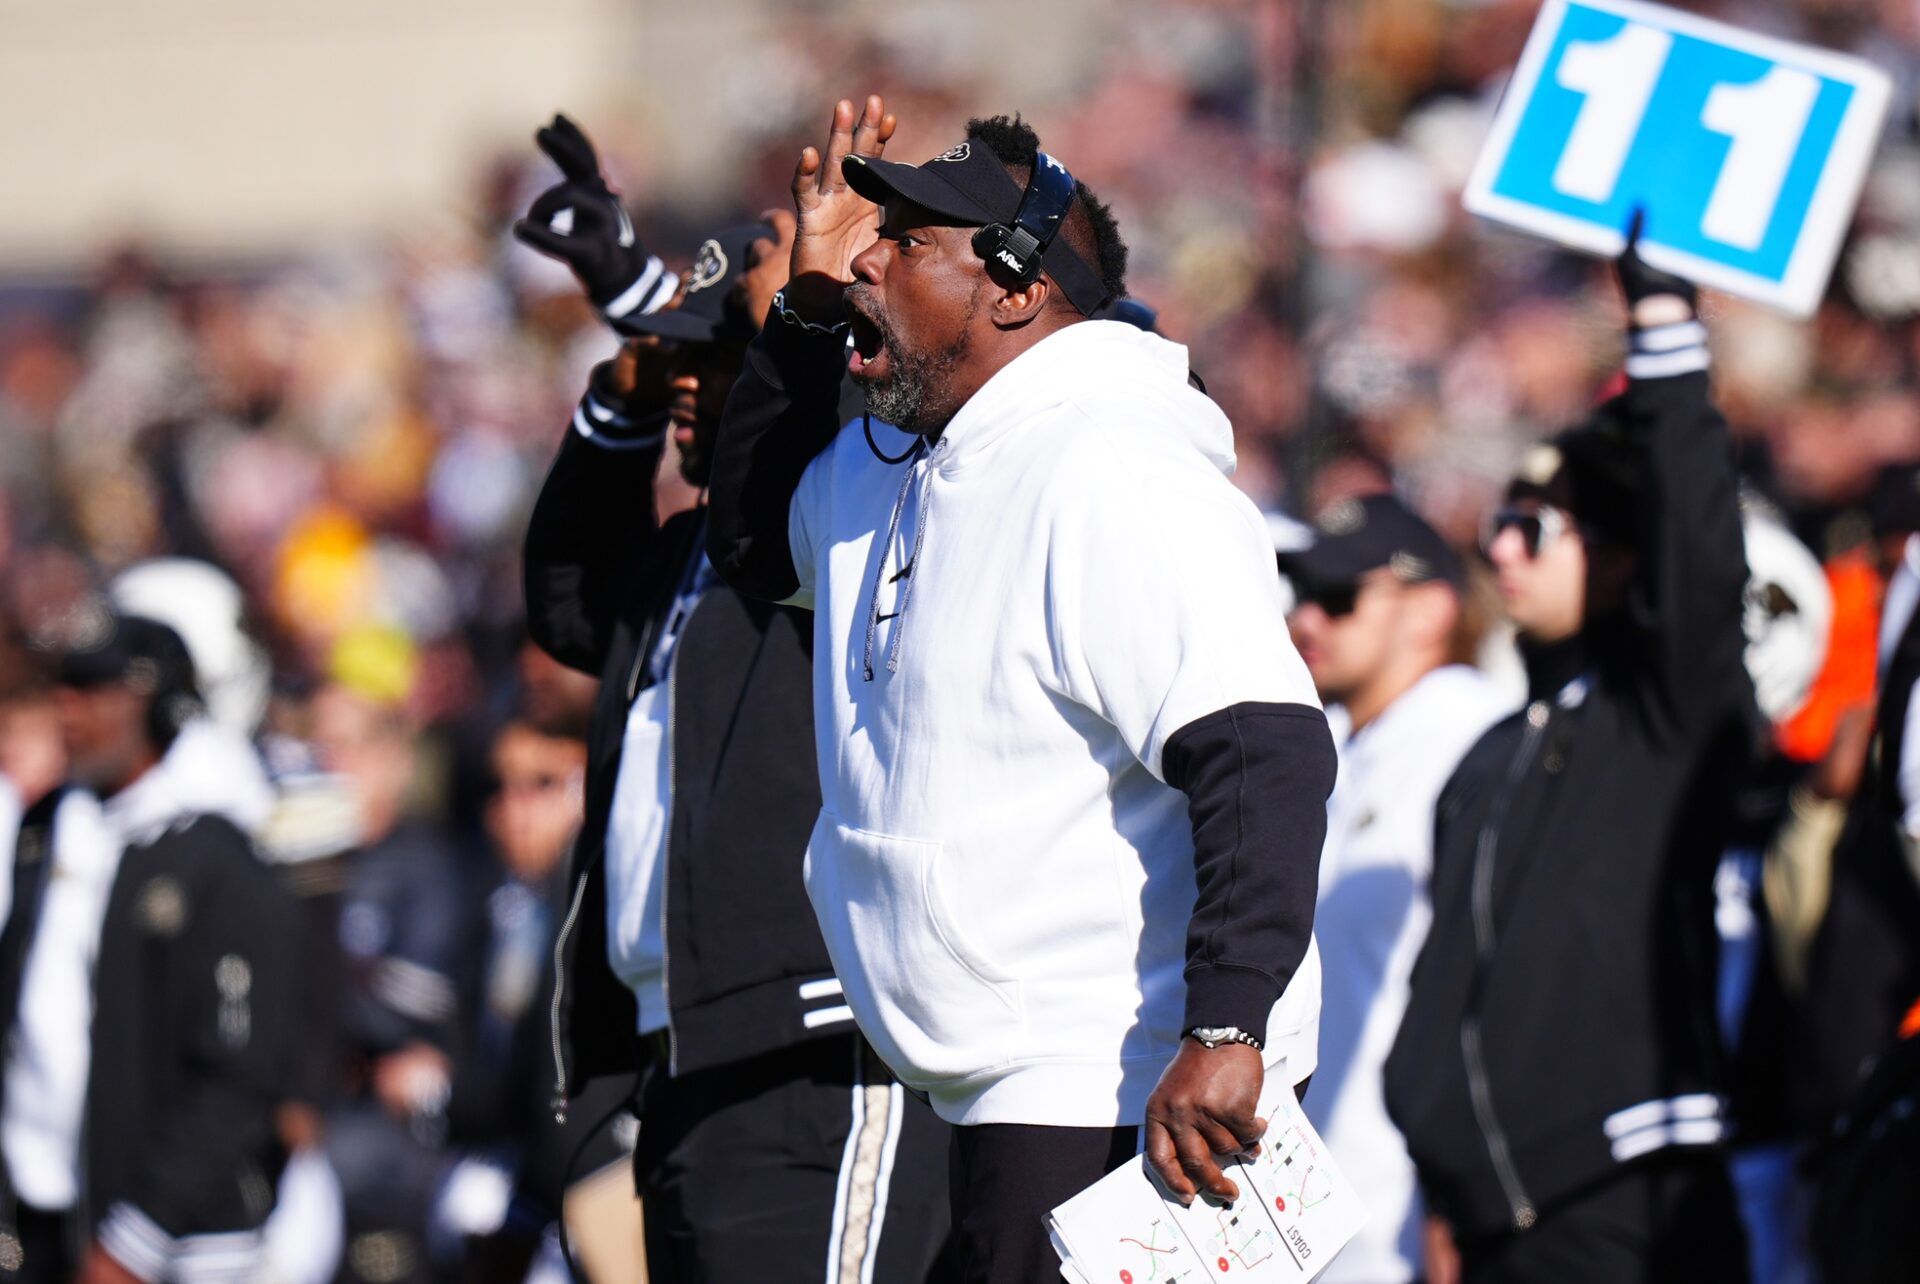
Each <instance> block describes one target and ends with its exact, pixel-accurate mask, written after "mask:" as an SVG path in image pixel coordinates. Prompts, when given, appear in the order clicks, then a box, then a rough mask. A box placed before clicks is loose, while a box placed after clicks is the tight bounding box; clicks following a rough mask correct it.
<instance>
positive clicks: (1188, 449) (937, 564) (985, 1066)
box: [790, 321, 1319, 1127]
mask: <svg viewBox="0 0 1920 1284" xmlns="http://www.w3.org/2000/svg"><path fill="white" fill-rule="evenodd" d="M914 441H915V439H914V438H910V437H908V436H906V435H905V434H900V433H894V432H891V431H886V432H884V440H883V441H881V443H880V444H881V447H882V449H884V450H886V451H887V452H888V453H889V454H890V455H898V454H899V453H900V452H901V451H903V450H906V449H908V448H909V447H910V446H911V445H912V444H913V442H914ZM1233 462H1234V460H1233V436H1232V429H1231V427H1230V425H1229V424H1228V423H1227V420H1226V417H1225V416H1224V415H1223V414H1222V413H1221V412H1220V410H1219V408H1218V407H1217V406H1215V405H1214V404H1213V402H1211V401H1210V400H1208V399H1207V398H1206V397H1205V396H1204V395H1203V394H1201V393H1199V392H1197V391H1195V390H1194V389H1193V388H1192V387H1190V386H1189V385H1188V383H1187V353H1186V349H1184V348H1182V347H1180V346H1179V345H1177V344H1173V343H1170V342H1168V341H1167V340H1165V339H1162V338H1160V337H1158V336H1155V335H1151V334H1147V333H1144V332H1142V331H1140V330H1137V329H1134V328H1133V327H1131V326H1128V325H1124V324H1121V323H1118V322H1107V321H1088V322H1082V323H1079V324H1075V325H1071V326H1068V327H1066V328H1065V329H1063V330H1060V331H1058V332H1057V333H1055V334H1053V335H1051V336H1049V337H1048V338H1046V339H1044V340H1043V341H1041V342H1040V343H1038V344H1036V345H1035V346H1034V347H1033V348H1031V349H1029V350H1028V351H1027V352H1025V353H1023V354H1022V355H1021V356H1020V357H1018V358H1017V359H1015V360H1014V361H1012V362H1010V363H1009V364H1008V365H1007V366H1005V367H1004V368H1003V369H1001V370H1000V371H999V372H998V373H997V374H995V375H994V377H993V378H992V379H990V380H989V381H988V382H987V384H986V385H985V386H984V387H983V388H981V389H980V391H979V392H978V393H976V394H975V395H974V396H973V398H972V399H971V400H970V401H968V402H967V404H966V405H965V406H964V407H962V409H961V411H960V413H959V414H958V415H956V416H955V417H954V419H953V421H952V423H950V424H949V425H948V426H947V428H946V430H945V432H944V433H943V434H942V435H941V437H940V440H939V441H938V443H937V444H935V445H934V446H933V447H932V448H931V449H930V450H927V449H923V450H921V451H920V453H919V454H918V456H917V457H916V458H915V460H914V461H913V462H912V463H911V464H893V465H889V464H885V463H882V462H881V461H880V460H879V459H877V458H876V457H875V455H874V453H873V452H872V451H871V450H870V449H869V448H868V445H867V442H866V440H865V437H864V435H863V433H862V432H861V430H860V428H859V427H858V426H854V427H852V428H850V429H849V430H848V431H845V432H842V433H841V434H840V436H839V437H838V438H836V439H835V441H834V442H833V443H832V444H831V445H830V446H829V447H828V448H827V450H826V451H824V452H823V453H822V454H821V455H820V456H819V457H818V458H817V459H815V460H814V461H813V463H812V464H811V465H810V466H809V467H808V469H807V472H806V474H805V476H804V477H803V478H802V480H801V483H800V486H799V488H798V490H797V491H796V493H795V495H794V498H793V502H792V506H791V510H790V534H791V541H792V547H793V560H794V564H795V569H796V572H797V574H798V576H799V580H800V585H801V588H800V592H799V594H798V595H796V597H795V599H794V600H795V601H797V602H799V603H801V604H803V605H810V606H812V607H813V608H814V609H815V617H814V643H815V655H814V683H815V694H814V709H815V735H816V737H817V740H818V750H819V759H820V788H821V795H822V799H823V802H824V804H825V805H824V807H823V809H822V811H821V814H820V818H819V822H818V823H817V824H816V826H815V828H814V831H813V836H812V839H811V841H810V842H809V844H808V849H807V889H808V892H809V893H810V895H811V897H812V899H813V904H814V908H815V910H816V911H817V913H818V915H819V918H820V925H821V929H822V932H823V934H824V936H825V938H826V943H827V948H828V951H829V953H830V954H831V956H832V959H833V965H834V971H835V973H836V974H837V975H838V976H839V978H840V981H841V983H842V985H843V986H844V987H845V992H846V1001H847V1003H848V1005H849V1006H851V1007H852V1009H853V1012H854V1015H855V1017H856V1018H857V1019H858V1021H859V1024H860V1028H861V1030H862V1031H863V1032H864V1033H865V1034H866V1036H867V1038H868V1039H869V1040H871V1041H872V1043H873V1045H874V1047H875V1048H876V1049H877V1050H878V1051H879V1053H880V1055H881V1056H882V1057H883V1058H884V1059H885V1060H886V1062H887V1063H888V1065H890V1066H891V1067H892V1068H893V1070H894V1071H895V1073H896V1074H898V1075H899V1076H900V1078H901V1079H902V1080H903V1081H904V1082H905V1083H906V1084H907V1085H908V1086H910V1087H913V1088H917V1089H921V1090H923V1091H925V1092H926V1093H927V1094H928V1095H929V1097H930V1098H931V1100H932V1103H933V1106H934V1109H935V1110H936V1111H937V1112H938V1113H939V1114H940V1116H941V1117H942V1118H944V1119H947V1120H949V1121H951V1122H955V1123H963V1124H980V1123H1030V1124H1057V1125H1066V1126H1082V1127H1098V1126H1114V1125H1125V1124H1137V1123H1139V1122H1141V1120H1142V1118H1143V1115H1144V1110H1145V1104H1146V1099H1147V1096H1148V1094H1149V1093H1150V1092H1151V1091H1152V1088H1153V1086H1154V1084H1155V1082H1156V1081H1157V1080H1158V1079H1159V1077H1160V1074H1161V1072H1162V1071H1163V1070H1164V1069H1165V1067H1166V1065H1167V1063H1168V1062H1169V1061H1171V1060H1172V1058H1173V1054H1174V1053H1175V1051H1176V1050H1177V1049H1178V1046H1179V1042H1180V1038H1181V1021H1182V1015H1183V1005H1184V1001H1185V992H1186V985H1185V981H1184V979H1183V976H1182V971H1183V968H1184V966H1185V963H1186V948H1185V936H1186V932H1187V924H1188V919H1189V917H1190V916H1191V914H1192V911H1193V906H1194V900H1195V895H1196V891H1195V875H1194V849H1193V838H1192V832H1191V828H1190V825H1189V820H1188V815H1187V800H1186V797H1185V796H1184V795H1183V794H1181V793H1180V792H1178V791H1177V790H1175V789H1173V788H1172V787H1171V786H1169V785H1167V784H1166V783H1165V782H1164V780H1163V779H1162V778H1161V752H1162V750H1163V748H1164V747H1165V745H1166V742H1167V740H1168V738H1169V737H1170V736H1171V735H1173V733H1175V732H1176V731H1178V730H1180V729H1181V728H1182V727H1184V726H1186V725H1187V724H1188V723H1190V722H1193V721H1194V720H1196V719H1198V718H1200V717H1202V716H1204V715H1206V714H1209V713H1213V712H1215V711H1217V710H1220V709H1223V708H1226V707H1228V706H1230V705H1234V704H1238V703H1242V702H1246V701H1262V702H1274V703H1296V704H1304V705H1308V706H1312V707H1316V708H1317V707H1318V703H1319V702H1318V699H1317V697H1316V696H1315V694H1314V690H1313V685H1312V682H1311V680H1310V679H1309V677H1308V675H1307V672H1306V669H1305V666H1304V665H1302V663H1301V662H1300V659H1299V656H1298V655H1297V654H1296V653H1295V651H1294V649H1293V645H1292V643H1291V641H1290V639H1289V637H1288V634H1287V628H1286V622H1285V619H1284V615H1283V612H1282V609H1281V599H1280V587H1279V580H1278V575H1277V574H1276V571H1275V568H1274V562H1273V551H1272V547H1271V545H1270V543H1269V541H1268V535H1267V530H1266V526H1265V524H1264V521H1263V519H1262V518H1261V516H1260V514H1259V512H1258V511H1257V510H1256V509H1255V507H1254V506H1253V504H1252V503H1251V502H1250V501H1249V500H1248V499H1247V498H1246V497H1245V496H1243V495H1242V494H1240V493H1239V492H1238V491H1237V490H1235V489H1234V487H1233V486H1232V484H1231V483H1230V482H1228V481H1227V479H1226V474H1227V473H1229V472H1231V471H1232V468H1233ZM890 530H891V531H892V535H891V538H890V539H889V537H888V532H889V531H890ZM883 553H884V556H883ZM909 565H910V566H911V573H910V574H905V575H903V574H901V573H900V572H901V570H902V568H903V567H908V566H909ZM876 585H877V588H876ZM869 673H870V674H871V678H869V676H868V675H869ZM1318 1013H1319V971H1318V960H1317V956H1316V954H1315V953H1314V951H1313V950H1312V948H1309V951H1308V954H1307V957H1306V960H1305V962H1304V963H1303V964H1302V966H1301V968H1300V970H1299V971H1298V972H1297V973H1296V975H1295V977H1294V979H1293V982H1292V984H1291V985H1290V986H1289V987H1288V990H1287V992H1286V994H1285V995H1284V996H1283V997H1282V999H1281V1001H1280V1003H1279V1004H1278V1005H1277V1007H1276V1008H1275V1010H1274V1014H1273V1017H1272V1020H1271V1022H1270V1024H1269V1028H1268V1043H1267V1062H1268V1065H1269V1066H1274V1065H1276V1064H1277V1063H1278V1062H1279V1061H1280V1060H1282V1059H1284V1060H1285V1061H1286V1066H1285V1068H1284V1073H1285V1074H1286V1075H1287V1076H1288V1077H1289V1078H1290V1079H1291V1080H1293V1081H1298V1080H1299V1079H1301V1078H1304V1077H1305V1076H1306V1075H1307V1074H1309V1073H1311V1071H1312V1069H1313V1066H1314V1046H1315V1033H1316V1026H1317V1020H1318Z"/></svg>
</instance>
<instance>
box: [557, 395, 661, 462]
mask: <svg viewBox="0 0 1920 1284" xmlns="http://www.w3.org/2000/svg"><path fill="white" fill-rule="evenodd" d="M573 430H574V431H575V432H577V433H579V434H580V435H581V436H582V437H585V438H586V439H587V440H588V441H590V442H592V443H593V444H594V445H596V446H600V447H603V448H604V449H607V450H650V449H652V448H653V447H655V446H658V445H659V444H660V443H661V441H662V440H664V438H665V437H666V431H667V417H666V415H665V414H664V413H662V414H658V415H650V416H648V417H646V418H644V419H634V418H631V417H629V416H628V415H625V414H623V413H621V412H620V411H619V410H616V409H615V408H614V407H612V406H610V405H608V404H607V403H606V402H604V401H602V400H601V399H600V398H599V397H598V396H596V395H595V394H594V391H593V389H591V388H589V389H587V395H586V396H584V397H582V398H580V404H579V406H578V407H576V408H575V409H574V412H573Z"/></svg>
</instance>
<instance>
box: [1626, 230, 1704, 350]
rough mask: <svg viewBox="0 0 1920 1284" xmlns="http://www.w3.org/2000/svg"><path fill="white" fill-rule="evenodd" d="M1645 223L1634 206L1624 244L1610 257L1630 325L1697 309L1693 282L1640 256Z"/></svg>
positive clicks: (1677, 317) (1682, 316) (1666, 321)
mask: <svg viewBox="0 0 1920 1284" xmlns="http://www.w3.org/2000/svg"><path fill="white" fill-rule="evenodd" d="M1645 223H1646V211H1644V210H1640V209H1636V210H1634V212H1633V221H1632V222H1631V223H1629V224H1628V225H1627V248H1626V249H1624V250H1622V251H1620V257H1619V258H1617V259H1615V260H1614V261H1613V266H1614V271H1615V272H1616V273H1618V274H1619V277H1620V289H1621V290H1622V292H1624V293H1625V294H1626V296H1627V312H1628V314H1629V316H1631V318H1632V320H1633V324H1634V326H1636V327H1638V328H1643V329H1644V328H1645V327H1648V326H1655V325H1671V324H1672V323H1674V322H1676V321H1686V320H1689V319H1691V318H1692V317H1693V316H1694V315H1696V313H1697V312H1698V310H1699V306H1700V291H1699V290H1698V289H1696V288H1695V286H1694V284H1693V282H1691V281H1688V280H1686V279H1684V278H1682V277H1677V276H1675V275H1673V273H1671V272H1662V271H1661V270H1660V269H1659V268H1656V267H1653V266H1651V265H1649V264H1648V263H1647V261H1646V260H1645V259H1643V258H1641V257H1640V230H1641V228H1642V227H1643V226H1644V225H1645ZM1642 305H1645V306H1644V307H1643V306H1642Z"/></svg>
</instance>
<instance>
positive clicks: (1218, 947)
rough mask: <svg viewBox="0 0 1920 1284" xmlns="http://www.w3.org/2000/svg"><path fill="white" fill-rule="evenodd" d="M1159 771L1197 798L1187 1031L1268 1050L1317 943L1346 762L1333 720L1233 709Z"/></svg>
mask: <svg viewBox="0 0 1920 1284" xmlns="http://www.w3.org/2000/svg"><path fill="white" fill-rule="evenodd" d="M1161 761H1162V765H1163V768H1164V771H1165V775H1166V780H1167V783H1168V784H1170V785H1172V786H1173V787H1174V788H1176V789H1178V790H1180V791H1181V792H1182V793H1184V794H1185V795H1186V796H1187V813H1188V816H1189V817H1190V819H1191V821H1192V825H1193V849H1194V851H1193V858H1194V874H1195V877H1196V879H1197V881H1198V883H1199V896H1198V898H1197V899H1196V900H1195V902H1194V908H1193V918H1192V919H1191V920H1190V921H1189V923H1188V926H1187V967H1186V977H1187V1009H1186V1018H1185V1026H1184V1027H1183V1028H1185V1029H1192V1028H1193V1027H1194V1026H1197V1025H1212V1026H1222V1025H1231V1026H1238V1027H1239V1028H1240V1029H1242V1030H1245V1031H1247V1033H1249V1034H1252V1035H1254V1036H1256V1037H1258V1038H1260V1039H1262V1040H1264V1039H1265V1038H1266V1029H1267V1017H1268V1015H1269V1013H1270V1012H1271V1011H1272V1008H1273V1005H1274V1004H1275V1003H1276V1002H1278V1001H1279V998H1280V995H1281V992H1282V991H1284V990H1285V989H1286V987H1287V982H1289V981H1290V980H1292V979H1293V974H1294V973H1295V972H1296V971H1297V970H1298V969H1299V967H1300V964H1301V961H1302V960H1303V959H1305V958H1306V953H1307V943H1308V941H1309V939H1310V938H1311V936H1312V934H1313V908H1314V901H1315V898H1316V897H1317V895H1318V893H1319V882H1320V845H1321V843H1322V842H1323V841H1325V839H1326V836H1327V797H1328V795H1330V794H1331V793H1332V792H1333V781H1334V773H1335V762H1336V759H1335V754H1334V749H1333V737H1332V734H1331V733H1330V732H1329V731H1328V729H1327V718H1326V715H1325V714H1324V713H1322V712H1321V711H1320V710H1318V709H1315V708H1312V707H1310V706H1308V705H1303V704H1266V703H1256V702H1247V703H1242V704H1236V705H1232V706H1230V707H1228V708H1225V709H1221V710H1219V711H1218V712H1216V713H1210V714H1208V715H1207V716H1205V717H1203V718H1198V719H1196V720H1195V721H1193V722H1190V723H1188V724H1187V725H1186V726H1184V727H1182V728H1180V729H1179V730H1178V731H1176V732H1174V733H1173V735H1171V736H1170V737H1168V739H1167V747H1166V750H1165V752H1164V754H1163V755H1162V760H1161Z"/></svg>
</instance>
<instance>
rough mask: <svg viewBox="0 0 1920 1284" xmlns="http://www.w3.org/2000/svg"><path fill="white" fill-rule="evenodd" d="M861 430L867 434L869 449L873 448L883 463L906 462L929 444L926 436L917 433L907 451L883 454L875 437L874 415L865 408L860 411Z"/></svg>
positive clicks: (876, 456)
mask: <svg viewBox="0 0 1920 1284" xmlns="http://www.w3.org/2000/svg"><path fill="white" fill-rule="evenodd" d="M860 430H861V431H862V432H864V433H866V434H867V449H868V450H871V451H872V452H873V457H874V458H875V459H877V460H879V461H880V462H881V463H883V464H904V463H906V462H907V461H908V460H909V459H912V458H913V457H914V456H915V455H917V454H919V453H920V451H921V450H922V448H924V447H925V446H926V444H927V439H926V438H925V437H921V436H919V435H917V434H916V435H915V437H914V439H913V444H912V445H911V446H908V447H907V449H906V451H905V453H903V454H899V455H894V456H888V455H885V454H882V453H881V450H880V443H879V442H877V441H875V440H874V439H873V416H872V415H871V414H869V413H867V412H866V411H865V410H862V411H861V412H860Z"/></svg>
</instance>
